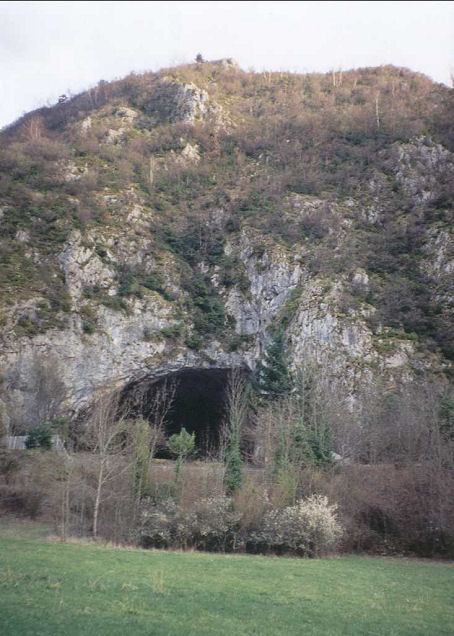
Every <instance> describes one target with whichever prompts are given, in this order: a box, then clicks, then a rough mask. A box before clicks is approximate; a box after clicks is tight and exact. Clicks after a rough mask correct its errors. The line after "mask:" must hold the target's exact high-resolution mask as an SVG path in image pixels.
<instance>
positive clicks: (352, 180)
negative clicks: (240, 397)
mask: <svg viewBox="0 0 454 636" xmlns="http://www.w3.org/2000/svg"><path fill="white" fill-rule="evenodd" d="M329 81H330V80H329V78H326V77H325V76H294V75H290V74H282V73H281V74H263V75H261V74H248V73H244V72H243V71H241V70H240V69H239V68H238V67H236V66H235V65H233V64H225V65H222V64H219V63H214V64H209V63H202V64H197V65H192V66H189V67H180V68H177V69H171V70H170V71H169V70H167V71H164V72H162V73H160V74H159V73H158V74H150V75H146V76H140V77H138V76H132V77H130V78H126V79H125V80H123V81H122V82H118V83H114V84H111V85H106V84H105V83H104V84H101V85H100V86H98V87H97V89H96V90H93V91H89V92H88V93H85V94H83V95H81V96H78V97H76V98H74V99H73V100H72V101H71V102H69V103H68V104H60V105H58V106H56V107H55V108H54V109H43V110H41V111H39V112H36V113H32V114H30V115H29V116H26V117H25V118H24V119H23V120H20V121H19V122H18V123H17V124H16V125H15V126H13V127H12V128H11V129H9V130H6V131H4V133H3V141H2V150H1V157H0V160H1V165H0V167H1V169H2V182H1V191H0V208H1V215H0V216H1V218H0V229H1V230H2V253H3V255H2V264H3V274H2V275H1V278H0V284H1V293H2V296H1V302H2V308H1V318H0V319H1V324H2V339H1V352H0V365H1V373H2V378H3V384H2V400H3V402H4V405H5V409H6V416H7V418H9V419H10V420H11V421H15V422H24V421H27V422H33V421H36V420H38V419H41V418H42V417H44V415H45V414H44V415H43V408H44V410H46V409H48V410H49V411H52V410H53V411H52V412H54V411H55V412H57V411H60V412H68V413H73V414H74V413H76V412H77V411H78V410H80V409H81V408H82V407H84V406H86V405H87V404H89V403H90V401H91V400H93V399H95V398H96V395H97V394H98V393H99V392H100V391H103V390H105V389H106V387H112V386H115V387H123V386H126V385H127V384H129V383H130V382H131V381H133V380H138V379H141V378H145V377H149V378H157V377H160V376H162V375H165V374H168V373H171V372H173V371H176V370H179V369H182V368H186V367H204V368H210V367H215V368H219V367H221V368H227V367H234V366H244V367H247V368H249V369H254V367H255V365H256V363H257V361H258V360H259V359H260V358H261V355H262V353H263V348H264V346H265V344H266V342H267V340H268V339H269V337H270V335H269V334H270V331H269V328H270V327H272V326H276V325H282V326H284V327H285V329H286V332H287V335H288V343H289V348H290V350H291V352H292V360H293V364H294V366H295V367H298V366H299V365H300V364H302V363H303V362H304V361H305V360H307V359H308V358H311V359H315V360H317V361H318V363H319V364H322V365H323V366H324V368H325V369H326V373H327V376H328V377H329V378H330V379H331V381H334V382H337V383H341V384H343V385H344V386H345V387H346V388H347V390H348V391H349V392H350V393H353V392H354V391H355V390H356V389H357V388H358V387H359V386H364V384H367V383H368V382H371V381H373V380H374V379H376V378H377V377H385V378H386V379H387V381H388V382H390V383H391V384H392V383H395V382H399V381H410V380H411V379H412V378H413V377H415V374H421V373H430V374H438V376H439V377H444V376H446V374H448V373H449V371H450V369H451V365H452V362H451V359H452V355H453V351H454V349H453V345H452V338H451V339H450V336H449V334H448V333H447V332H448V331H449V325H450V324H452V323H451V312H452V305H453V290H452V271H453V267H454V260H453V252H452V245H453V243H452V225H451V224H450V223H451V218H452V217H451V214H452V182H453V176H454V155H453V154H452V152H451V151H450V149H449V147H448V146H449V143H448V142H447V141H446V146H445V145H443V141H444V138H443V133H440V128H439V127H437V125H436V122H437V121H438V119H437V117H440V118H441V114H439V113H440V112H441V108H442V104H443V100H444V99H446V98H447V96H449V95H448V93H449V91H448V89H443V88H441V87H436V86H435V85H432V84H431V82H430V81H429V80H427V79H426V78H423V77H420V76H417V75H415V74H411V73H410V72H409V71H405V70H402V69H393V68H392V67H384V68H383V69H382V70H380V69H363V70H362V71H354V72H351V73H350V74H346V75H345V76H344V79H343V83H342V85H340V86H337V87H336V86H330V85H329ZM377 90H378V91H380V94H382V95H383V100H382V102H381V104H382V105H381V108H382V110H383V112H382V113H381V120H380V127H378V128H377V125H376V122H375V120H374V117H373V116H372V115H371V114H370V113H369V106H370V104H371V103H372V97H373V95H375V92H376V91H377ZM374 99H375V98H374ZM416 101H418V104H419V106H418V108H416V106H415V107H414V102H416ZM421 104H425V109H426V111H425V112H426V115H427V117H426V119H430V118H432V119H433V121H434V122H435V123H430V124H427V122H421V118H420V109H421ZM399 107H400V108H401V112H400V120H399V119H398V116H397V115H396V108H399ZM437 109H438V110H437ZM431 121H432V120H431ZM43 378H44V380H43ZM52 383H53V388H52ZM46 391H47V393H48V394H49V395H51V394H53V400H50V398H49V399H48V400H47V402H46V397H45V396H46ZM43 396H44V397H43ZM43 402H45V403H46V404H45V406H44V407H43V404H42V403H43ZM50 402H52V403H50Z"/></svg>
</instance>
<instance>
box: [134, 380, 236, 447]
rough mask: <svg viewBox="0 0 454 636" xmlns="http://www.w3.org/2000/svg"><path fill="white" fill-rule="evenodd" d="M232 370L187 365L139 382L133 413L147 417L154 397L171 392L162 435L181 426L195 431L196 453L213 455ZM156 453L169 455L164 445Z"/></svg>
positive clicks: (176, 430)
mask: <svg viewBox="0 0 454 636" xmlns="http://www.w3.org/2000/svg"><path fill="white" fill-rule="evenodd" d="M233 370H237V369H232V368H210V369H197V368H187V369H181V370H180V371H176V372H174V373H169V374H167V375H165V376H162V377H161V378H159V380H153V381H152V382H150V383H149V384H144V383H143V382H142V396H143V398H142V400H141V404H140V410H139V411H138V412H136V413H135V414H136V415H137V416H141V417H144V418H145V419H148V420H149V421H150V420H151V418H152V417H153V405H154V404H156V397H157V396H159V395H160V394H161V395H162V394H163V393H164V394H165V393H171V392H174V396H173V400H172V404H171V407H170V408H169V410H168V412H167V415H166V420H165V426H164V429H165V430H164V432H165V435H166V437H167V438H168V437H170V435H173V434H175V433H179V432H180V431H181V429H182V428H185V429H186V430H187V431H188V432H189V433H195V439H196V454H195V455H196V456H197V457H208V456H210V455H213V454H215V453H216V451H217V450H218V448H219V442H220V434H221V429H222V424H223V422H224V421H225V418H226V416H227V404H226V397H227V389H228V386H229V379H230V377H231V374H232V371H233ZM238 370H239V371H240V373H242V374H243V375H244V376H245V377H246V376H247V375H248V373H247V371H246V370H245V369H238ZM156 457H158V458H169V457H170V454H169V451H168V450H167V448H166V447H165V445H161V446H160V447H159V448H158V450H157V453H156Z"/></svg>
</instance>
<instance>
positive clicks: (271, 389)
mask: <svg viewBox="0 0 454 636" xmlns="http://www.w3.org/2000/svg"><path fill="white" fill-rule="evenodd" d="M257 384H258V390H259V392H260V393H261V395H262V396H263V397H266V398H267V399H269V400H275V399H277V398H279V397H281V396H283V395H285V394H287V393H290V391H291V390H292V376H291V373H290V369H289V363H288V356H287V347H286V343H285V331H284V329H283V328H282V327H280V328H279V329H276V331H275V333H274V337H273V339H272V341H271V342H270V344H269V345H268V347H267V349H266V351H265V355H264V359H263V361H262V362H261V363H259V365H258V369H257Z"/></svg>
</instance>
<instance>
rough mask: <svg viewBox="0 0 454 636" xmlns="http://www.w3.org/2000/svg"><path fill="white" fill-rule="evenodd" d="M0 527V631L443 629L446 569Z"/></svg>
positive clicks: (450, 574)
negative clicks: (61, 537)
mask: <svg viewBox="0 0 454 636" xmlns="http://www.w3.org/2000/svg"><path fill="white" fill-rule="evenodd" d="M48 534H49V532H48V529H47V528H46V527H45V526H43V525H41V524H33V523H32V524H26V525H23V524H18V523H17V522H15V523H12V524H11V523H6V522H3V523H2V524H0V634H2V635H5V636H10V635H13V634H14V636H32V635H33V636H48V635H49V636H51V635H52V636H59V635H63V634H64V635H65V636H73V635H74V636H75V635H82V634H83V635H84V636H91V635H93V636H95V635H96V636H103V635H109V636H116V635H123V634H125V633H128V634H131V635H134V636H135V635H146V636H150V635H153V636H164V635H165V636H171V635H175V636H177V635H178V636H181V635H188V636H189V635H194V636H195V635H196V634H197V635H198V636H199V635H202V634H207V635H208V634H210V635H214V634H224V635H225V634H234V635H235V636H237V635H238V636H240V635H246V634H248V635H252V634H256V635H260V636H267V635H269V636H271V635H272V636H276V635H279V634H285V635H292V634H295V635H296V634H304V635H305V636H306V635H307V636H310V635H312V634H317V635H318V634H323V635H331V634H332V635H336V636H337V635H342V634H345V635H347V634H370V635H381V634H382V635H385V634H386V635H387V636H388V635H390V634H393V635H404V634H421V635H423V634H424V635H427V634H431V635H437V634H452V633H453V625H454V603H453V590H454V566H453V565H452V564H450V563H440V562H434V561H425V560H416V559H415V560H412V559H397V558H394V559H391V558H371V557H358V556H351V557H349V556H344V557H337V558H330V559H313V560H311V559H297V558H282V557H279V558H278V557H275V558H272V557H261V556H246V555H223V554H209V553H193V552H164V551H158V550H141V549H129V548H120V547H113V546H111V545H107V544H104V545H103V544H100V543H93V542H89V541H86V542H84V541H68V542H66V543H62V542H59V541H58V540H57V539H52V538H51V537H49V536H48Z"/></svg>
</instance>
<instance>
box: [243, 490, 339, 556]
mask: <svg viewBox="0 0 454 636" xmlns="http://www.w3.org/2000/svg"><path fill="white" fill-rule="evenodd" d="M342 532H343V531H342V526H341V524H340V522H339V520H338V517H337V506H336V505H330V504H329V502H328V499H327V497H324V496H321V495H312V496H311V497H309V498H308V499H302V500H300V501H299V502H298V503H297V504H296V505H295V506H288V507H287V508H283V509H274V510H270V511H269V512H268V513H266V515H265V517H264V520H263V526H262V530H261V531H260V532H259V533H257V535H256V540H258V542H259V543H262V544H265V545H266V546H268V547H269V548H271V549H272V550H276V551H278V552H296V553H297V554H300V555H301V556H320V555H322V554H327V553H330V552H333V551H335V549H336V547H337V545H338V543H339V540H340V538H341V536H342Z"/></svg>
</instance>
